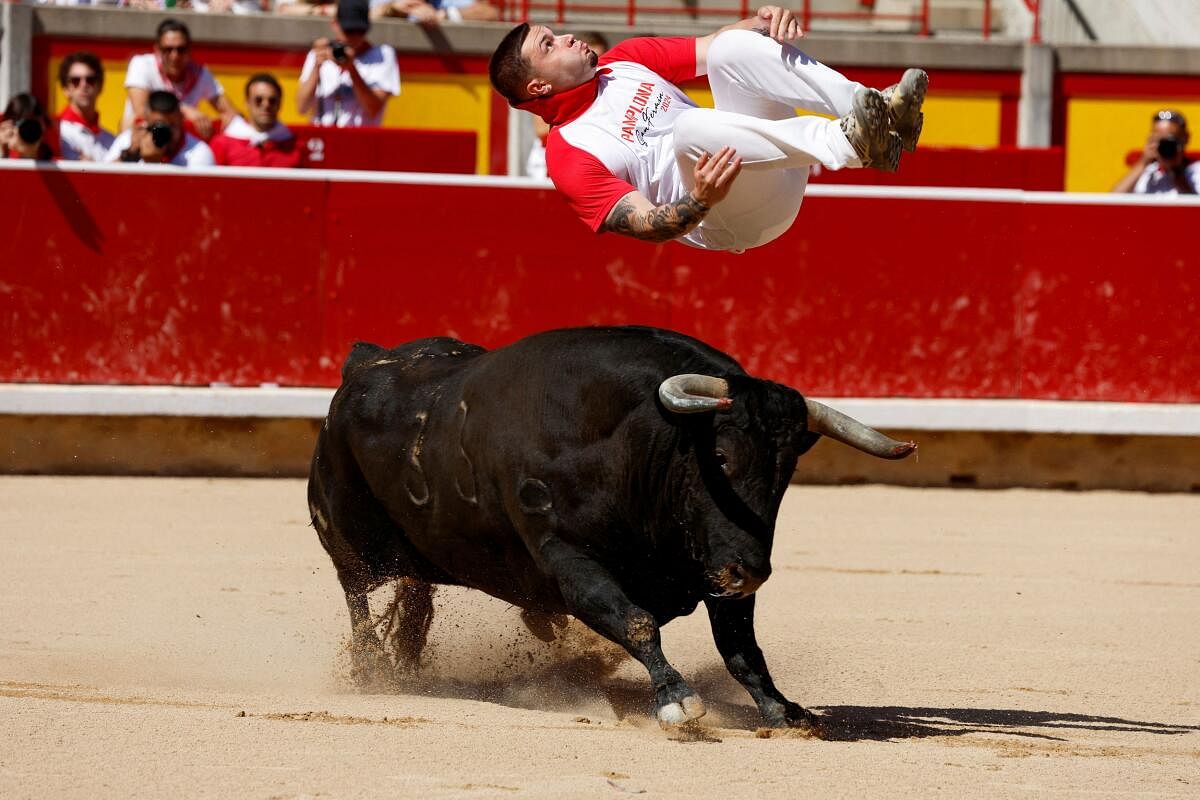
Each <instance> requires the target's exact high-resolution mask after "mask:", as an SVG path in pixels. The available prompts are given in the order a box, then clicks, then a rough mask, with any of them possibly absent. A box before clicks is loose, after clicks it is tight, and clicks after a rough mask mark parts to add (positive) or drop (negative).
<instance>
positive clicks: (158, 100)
mask: <svg viewBox="0 0 1200 800" xmlns="http://www.w3.org/2000/svg"><path fill="white" fill-rule="evenodd" d="M146 109H147V110H148V111H154V112H156V113H159V114H178V113H179V98H178V97H176V96H175V95H173V94H172V93H171V92H162V91H158V92H151V93H150V98H149V99H148V100H147V101H146Z"/></svg>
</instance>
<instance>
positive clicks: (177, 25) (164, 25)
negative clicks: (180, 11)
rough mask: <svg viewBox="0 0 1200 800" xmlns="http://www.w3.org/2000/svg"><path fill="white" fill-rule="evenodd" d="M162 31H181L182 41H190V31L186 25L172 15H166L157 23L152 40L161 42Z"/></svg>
mask: <svg viewBox="0 0 1200 800" xmlns="http://www.w3.org/2000/svg"><path fill="white" fill-rule="evenodd" d="M164 33H182V34H183V38H184V41H186V42H187V43H188V44H191V43H192V32H191V31H189V30H188V26H187V25H184V24H183V23H182V22H180V21H179V20H177V19H175V18H174V17H167V18H166V19H164V20H163V21H162V22H160V23H158V32H157V33H156V34H154V41H155V42H161V41H162V37H163V34H164Z"/></svg>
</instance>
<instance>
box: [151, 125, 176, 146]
mask: <svg viewBox="0 0 1200 800" xmlns="http://www.w3.org/2000/svg"><path fill="white" fill-rule="evenodd" d="M147 130H149V131H150V140H151V141H152V142H154V146H155V147H159V148H162V147H166V146H167V144H168V143H169V142H170V141H171V126H170V125H168V124H167V123H165V122H156V123H154V124H153V125H151V126H150V127H149V128H148V129H147Z"/></svg>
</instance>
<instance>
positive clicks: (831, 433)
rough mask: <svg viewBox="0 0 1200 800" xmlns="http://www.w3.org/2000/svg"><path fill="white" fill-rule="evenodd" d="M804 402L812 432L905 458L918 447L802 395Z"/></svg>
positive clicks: (886, 455)
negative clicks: (893, 437)
mask: <svg viewBox="0 0 1200 800" xmlns="http://www.w3.org/2000/svg"><path fill="white" fill-rule="evenodd" d="M804 404H805V405H806V406H807V407H808V429H809V430H810V431H812V432H813V433H819V434H821V435H822V436H828V437H829V438H830V439H837V440H838V441H839V442H842V443H843V444H848V445H850V446H851V447H856V448H858V449H859V450H862V451H863V452H864V453H869V454H871V455H873V456H877V457H879V458H890V459H895V458H904V457H905V456H906V455H908V454H909V453H911V452H913V451H914V450H916V449H917V443H916V442H897V441H896V440H895V439H889V438H888V437H887V436H884V435H883V434H882V433H880V432H879V431H877V430H875V429H874V428H869V427H867V426H866V425H863V424H862V423H861V422H859V421H858V420H856V419H854V418H852V417H848V416H846V415H845V414H843V413H842V412H840V411H835V410H834V409H832V408H830V407H829V406H827V405H823V404H821V403H818V402H817V401H816V400H809V399H807V398H805V400H804Z"/></svg>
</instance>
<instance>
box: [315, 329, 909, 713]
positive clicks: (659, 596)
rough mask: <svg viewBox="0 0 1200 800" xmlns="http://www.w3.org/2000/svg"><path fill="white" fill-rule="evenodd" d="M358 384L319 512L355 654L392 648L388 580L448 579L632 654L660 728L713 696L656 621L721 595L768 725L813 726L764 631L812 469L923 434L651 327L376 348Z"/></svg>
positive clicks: (899, 450)
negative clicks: (784, 530) (759, 595)
mask: <svg viewBox="0 0 1200 800" xmlns="http://www.w3.org/2000/svg"><path fill="white" fill-rule="evenodd" d="M342 379H343V380H342V385H341V387H340V388H339V389H338V391H337V393H336V394H335V395H334V398H333V402H332V404H331V406H330V410H329V417H328V419H327V420H326V423H325V426H324V428H323V430H322V431H321V433H320V436H319V438H318V441H317V447H316V452H315V454H314V456H313V464H312V472H311V475H310V478H309V504H310V512H311V514H312V518H313V524H314V526H315V527H316V530H317V532H318V534H319V535H320V537H321V542H322V544H323V545H324V546H325V549H326V550H327V551H328V552H329V555H330V557H331V558H332V559H333V563H334V565H335V567H336V568H337V573H338V578H339V580H340V581H341V583H342V587H343V588H344V590H345V592H346V602H347V604H348V605H349V607H350V617H351V626H352V630H353V636H354V645H355V653H356V659H357V660H358V661H359V662H363V661H364V659H368V656H372V657H374V656H377V655H378V654H379V653H380V652H381V645H380V642H379V639H378V637H377V636H376V634H375V631H374V629H373V627H372V620H371V615H370V610H369V607H368V603H367V594H368V592H369V591H370V590H371V589H373V588H374V587H376V586H379V585H380V584H382V583H384V582H386V581H389V580H393V579H396V578H405V579H407V580H406V584H407V585H408V586H410V587H413V586H415V587H424V589H425V593H424V595H423V597H424V599H425V602H426V604H428V599H429V597H430V592H431V590H430V589H429V585H430V584H454V585H459V586H469V587H471V588H474V589H479V590H480V591H483V592H487V593H488V594H490V595H493V596H495V597H498V598H501V599H503V600H506V601H508V602H509V603H512V604H514V605H516V606H519V607H520V608H522V609H525V610H526V611H528V612H546V613H550V614H572V615H574V616H575V617H577V618H578V619H579V620H581V621H582V622H584V623H586V624H587V625H588V626H589V627H591V628H592V629H594V630H595V631H597V632H598V633H600V634H602V635H604V636H605V637H607V638H609V639H611V640H612V641H614V642H616V643H618V644H620V645H621V646H622V647H624V648H625V649H626V650H628V651H629V653H630V654H631V655H632V656H633V657H634V658H636V659H637V660H638V661H640V662H641V663H642V664H643V665H644V666H645V667H646V669H647V670H648V671H649V673H650V678H651V681H652V682H653V685H654V692H655V704H656V711H657V715H658V718H659V720H660V721H661V722H663V723H664V724H666V723H681V722H684V721H686V720H688V719H693V718H696V717H699V716H701V715H702V714H703V713H704V705H703V703H702V702H701V701H700V698H699V697H697V696H696V694H695V693H694V692H693V691H692V689H691V688H690V687H689V686H688V684H687V683H686V682H685V681H684V679H683V677H682V676H681V675H680V674H679V673H678V672H677V671H676V670H675V669H674V668H673V667H672V666H671V665H670V664H669V663H668V662H667V659H666V658H665V657H664V655H663V652H662V648H661V646H660V637H659V626H661V625H664V624H666V623H667V622H668V621H670V620H672V619H674V618H675V617H677V616H681V615H685V614H690V613H691V612H692V611H694V610H695V608H696V606H697V605H698V604H699V603H700V602H701V601H703V602H704V604H705V606H706V607H707V609H708V615H709V619H710V621H711V624H712V632H713V638H714V640H715V641H716V645H717V649H718V650H719V651H720V653H721V656H722V657H723V658H724V660H725V664H726V666H727V667H728V669H729V671H730V673H731V674H732V675H733V676H734V677H735V678H736V679H737V680H738V681H739V682H740V683H741V684H742V685H743V686H744V687H745V688H746V690H747V691H748V692H749V693H750V695H751V696H752V697H753V698H754V702H755V703H757V704H758V708H759V710H760V711H761V713H762V716H763V718H764V720H765V722H766V723H767V724H768V725H774V726H782V725H793V726H795V725H804V724H807V722H808V721H809V719H810V716H809V712H807V711H806V710H805V709H803V708H801V707H800V706H799V705H797V704H796V703H793V702H791V701H789V700H788V699H787V698H785V697H784V696H783V695H782V694H781V693H780V692H779V690H778V689H776V688H775V684H774V683H773V682H772V680H771V676H770V674H769V672H768V671H767V665H766V662H765V661H764V659H763V655H762V651H761V650H760V649H759V647H758V644H757V643H756V641H755V636H754V591H755V590H756V589H757V588H758V587H759V586H760V585H761V584H762V583H763V582H764V581H765V580H766V579H767V577H768V576H769V575H770V572H771V565H770V554H771V542H772V538H773V536H774V531H775V519H776V515H777V513H778V511H779V504H780V502H781V500H782V499H783V494H784V490H785V489H786V488H787V485H788V481H789V479H790V478H791V476H792V473H793V470H794V468H795V466H796V459H797V458H798V457H799V456H800V455H802V454H803V453H804V452H806V451H807V450H808V449H809V448H810V447H812V445H813V444H814V443H815V442H816V440H817V439H818V438H819V437H820V435H822V434H824V435H826V436H830V437H831V438H836V439H839V440H841V441H843V442H846V443H848V444H851V445H853V446H855V447H858V448H859V449H862V450H864V451H866V452H870V453H872V454H873V455H877V456H880V457H883V458H900V457H903V456H905V455H907V454H908V453H910V452H912V450H913V449H914V448H915V446H916V445H914V444H911V443H901V442H896V441H893V440H891V439H888V438H886V437H884V436H883V435H882V434H879V433H878V432H876V431H873V430H871V429H870V428H867V427H865V426H863V425H861V424H860V423H858V422H855V421H854V420H852V419H850V418H849V417H845V416H843V415H841V414H839V413H838V412H836V411H833V410H832V409H829V408H828V407H825V406H822V405H820V404H818V403H815V402H813V401H807V400H805V399H804V398H803V397H801V396H800V394H799V393H798V392H796V391H795V390H794V389H790V388H788V387H786V386H782V385H779V384H776V383H771V382H769V381H765V380H760V379H757V378H752V377H750V376H748V375H747V374H746V373H745V371H744V370H743V369H742V368H741V366H739V365H738V363H737V362H736V361H735V360H733V359H732V358H730V357H729V356H727V355H725V354H724V353H721V352H719V351H717V350H715V349H713V348H711V347H709V346H707V345H705V344H703V343H702V342H699V341H697V340H695V339H691V338H688V337H686V336H683V335H681V334H677V333H673V332H670V331H665V330H656V329H652V328H633V327H629V328H581V329H569V330H557V331H549V332H547V333H543V334H539V335H536V336H531V337H529V338H526V339H523V340H521V341H518V342H516V343H514V344H512V345H509V346H507V347H504V348H501V349H498V350H495V351H491V352H488V351H485V350H484V349H483V348H481V347H477V346H475V345H470V344H465V343H463V342H459V341H457V340H454V339H448V338H434V339H422V340H420V341H415V342H410V343H408V344H405V345H402V346H400V347H397V348H395V349H393V350H385V349H383V348H381V347H377V346H375V345H369V344H358V345H356V346H355V348H354V350H353V351H352V352H351V354H350V356H349V357H348V358H347V359H346V363H345V366H344V367H343V370H342ZM415 596H416V597H417V598H418V600H419V599H420V598H421V596H422V595H421V592H420V591H417V593H416V595H415ZM427 611H428V609H427ZM425 624H426V626H427V625H428V613H426V615H425ZM536 627H537V626H535V625H532V624H531V628H534V629H535V630H536ZM418 638H419V641H418V642H417V643H416V647H417V648H418V652H419V647H420V646H421V645H422V644H423V642H424V631H420V632H419V636H418ZM364 654H366V655H364ZM372 654H373V655H372ZM368 660H369V659H368ZM360 665H361V663H360Z"/></svg>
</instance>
